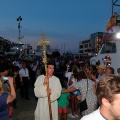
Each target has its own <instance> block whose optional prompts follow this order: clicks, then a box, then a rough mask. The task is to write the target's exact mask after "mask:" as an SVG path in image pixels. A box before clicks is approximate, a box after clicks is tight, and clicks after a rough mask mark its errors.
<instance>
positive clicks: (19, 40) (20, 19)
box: [17, 16, 23, 56]
mask: <svg viewBox="0 0 120 120" xmlns="http://www.w3.org/2000/svg"><path fill="white" fill-rule="evenodd" d="M17 21H18V32H19V36H18V45H19V52H20V56H21V51H20V46H21V44H22V38H23V36H22V37H21V30H20V29H21V28H22V27H21V25H20V22H21V21H22V17H21V16H19V17H18V18H17Z"/></svg>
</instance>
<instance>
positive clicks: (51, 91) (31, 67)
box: [0, 58, 120, 120]
mask: <svg viewBox="0 0 120 120" xmlns="http://www.w3.org/2000/svg"><path fill="white" fill-rule="evenodd" d="M56 71H57V72H58V71H59V72H58V74H59V75H57V74H55V72H56ZM117 72H118V73H117V74H115V73H114V68H112V67H110V66H105V65H104V64H99V65H97V66H94V65H90V64H89V62H86V63H80V62H79V61H78V60H77V59H76V58H74V60H68V59H67V60H65V59H61V60H59V59H58V58H57V59H54V61H53V60H48V63H47V69H46V71H45V68H44V64H43V63H42V61H40V60H35V61H21V60H10V59H9V60H6V61H5V60H4V61H1V62H0V119H1V120H9V119H11V118H12V109H13V108H16V107H17V94H16V93H17V91H19V94H20V96H21V98H22V99H26V100H30V94H29V89H30V86H31V87H33V88H34V94H35V97H36V98H37V106H36V109H35V120H49V119H50V111H51V114H52V120H62V119H64V120H67V119H69V117H70V118H73V119H74V118H78V117H79V116H80V117H81V120H88V119H92V120H96V119H97V120H106V119H107V120H118V119H120V114H119V110H120V107H119V102H118V101H119V99H120V85H119V84H120V83H119V82H120V77H119V73H120V68H119V67H118V69H117ZM61 73H62V74H61ZM48 96H50V99H49V101H50V104H51V110H50V108H49V107H50V106H49V102H48ZM84 100H86V103H87V109H86V110H84V111H82V110H80V104H81V102H82V101H84ZM68 107H69V108H70V109H71V113H69V114H68ZM44 113H46V116H44Z"/></svg>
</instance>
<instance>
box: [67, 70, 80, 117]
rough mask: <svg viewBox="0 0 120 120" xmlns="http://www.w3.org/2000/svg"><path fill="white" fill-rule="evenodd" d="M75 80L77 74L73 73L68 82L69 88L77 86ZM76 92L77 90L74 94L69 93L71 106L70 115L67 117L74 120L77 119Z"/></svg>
mask: <svg viewBox="0 0 120 120" xmlns="http://www.w3.org/2000/svg"><path fill="white" fill-rule="evenodd" d="M77 80H78V72H77V71H73V74H72V75H71V77H70V81H69V86H71V87H72V86H73V84H77ZM77 96H78V92H77V90H76V91H74V92H71V93H70V99H71V104H72V109H71V110H72V114H68V116H69V117H71V118H75V117H78V99H77Z"/></svg>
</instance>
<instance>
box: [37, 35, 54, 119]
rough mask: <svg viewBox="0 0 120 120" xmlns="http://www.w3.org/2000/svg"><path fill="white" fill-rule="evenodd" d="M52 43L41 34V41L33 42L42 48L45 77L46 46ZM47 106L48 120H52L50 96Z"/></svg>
mask: <svg viewBox="0 0 120 120" xmlns="http://www.w3.org/2000/svg"><path fill="white" fill-rule="evenodd" d="M52 43H53V41H52V40H47V39H46V37H45V35H44V34H42V39H41V40H40V41H36V42H35V44H36V45H40V46H42V49H43V61H42V62H43V63H44V65H45V71H46V75H47V55H46V51H47V45H50V44H52ZM48 88H49V82H48V85H47V89H48ZM48 105H49V115H50V120H52V108H51V100H50V95H48Z"/></svg>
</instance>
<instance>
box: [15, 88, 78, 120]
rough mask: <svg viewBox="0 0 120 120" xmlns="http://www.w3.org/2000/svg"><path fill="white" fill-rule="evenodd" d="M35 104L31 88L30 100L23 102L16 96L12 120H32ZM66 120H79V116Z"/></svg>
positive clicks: (23, 100)
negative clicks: (16, 104) (16, 103)
mask: <svg viewBox="0 0 120 120" xmlns="http://www.w3.org/2000/svg"><path fill="white" fill-rule="evenodd" d="M36 104H37V103H36V101H35V98H34V92H33V88H30V100H25V99H23V98H21V97H20V95H18V106H17V107H16V108H14V110H13V120H34V111H35V108H36ZM69 113H70V109H69V112H68V114H69ZM68 120H80V116H79V117H78V118H69V117H68Z"/></svg>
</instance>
